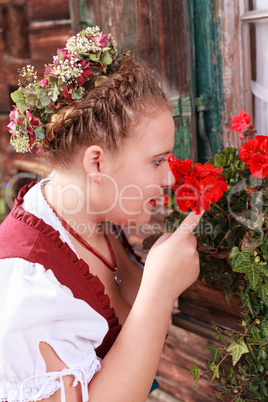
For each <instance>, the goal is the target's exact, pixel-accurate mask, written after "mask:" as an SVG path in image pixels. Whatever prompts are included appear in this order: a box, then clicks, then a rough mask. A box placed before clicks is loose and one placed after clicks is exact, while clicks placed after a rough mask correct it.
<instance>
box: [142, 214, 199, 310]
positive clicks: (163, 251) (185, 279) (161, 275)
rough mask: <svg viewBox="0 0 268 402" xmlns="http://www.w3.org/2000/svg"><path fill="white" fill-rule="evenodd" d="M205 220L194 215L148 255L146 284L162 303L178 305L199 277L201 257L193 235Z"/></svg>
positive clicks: (145, 274) (158, 243)
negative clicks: (183, 293)
mask: <svg viewBox="0 0 268 402" xmlns="http://www.w3.org/2000/svg"><path fill="white" fill-rule="evenodd" d="M201 217H202V214H200V215H196V214H195V212H191V213H190V214H189V215H188V216H187V217H186V218H185V219H184V221H183V222H182V224H181V225H180V226H179V228H178V229H177V230H176V231H175V232H174V233H172V234H171V233H166V234H164V235H163V236H161V237H160V238H159V239H158V241H157V242H156V243H155V244H154V246H153V247H152V248H151V250H150V252H149V253H148V256H147V260H146V264H145V268H144V275H143V282H144V285H145V286H146V287H148V288H149V289H151V291H155V292H157V294H158V295H159V296H161V300H168V301H170V302H171V303H174V301H175V299H176V298H177V297H178V296H179V295H180V294H181V293H182V292H183V291H184V290H185V289H187V288H188V287H189V286H190V285H191V284H192V283H193V282H195V280H196V279H197V278H198V275H199V269H200V268H199V255H198V252H197V249H196V245H197V241H196V238H195V236H194V235H193V234H192V232H193V231H194V229H195V228H196V226H197V224H198V222H199V221H200V219H201Z"/></svg>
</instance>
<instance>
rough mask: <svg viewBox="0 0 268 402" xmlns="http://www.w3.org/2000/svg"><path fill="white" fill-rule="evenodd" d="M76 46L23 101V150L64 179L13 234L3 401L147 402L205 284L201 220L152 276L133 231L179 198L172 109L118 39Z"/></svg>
mask: <svg viewBox="0 0 268 402" xmlns="http://www.w3.org/2000/svg"><path fill="white" fill-rule="evenodd" d="M70 41H71V42H69V43H68V42H67V48H66V49H61V50H60V51H59V50H58V55H57V57H55V58H54V64H53V65H49V66H48V67H47V68H46V73H45V77H44V79H43V80H42V81H41V82H40V83H39V84H38V83H33V82H31V83H30V84H29V85H28V86H26V92H25V89H24V92H23V93H24V95H23V96H24V97H23V99H22V98H21V97H19V96H17V95H18V93H17V95H16V96H13V99H15V102H16V103H17V107H15V109H14V110H13V112H11V123H10V124H9V127H8V128H9V130H10V132H11V134H12V142H13V144H14V146H15V147H16V149H18V150H19V148H20V147H21V148H22V149H21V150H25V149H26V150H29V149H33V148H34V147H36V149H38V150H39V155H41V156H42V158H43V160H44V161H45V163H48V164H49V165H51V166H52V167H53V169H54V173H53V175H51V176H50V177H49V178H47V179H44V180H42V181H40V182H38V183H37V184H32V185H30V186H28V187H27V188H24V189H22V190H21V192H20V194H19V196H18V198H17V199H16V201H15V205H14V208H13V210H12V211H11V213H10V215H9V216H8V217H7V218H6V220H5V221H4V223H3V224H2V225H1V227H0V241H1V251H0V298H1V304H0V317H1V326H0V381H1V382H0V400H1V401H10V402H17V401H20V402H22V401H23V402H26V401H27V402H28V401H36V400H44V401H49V402H50V401H51V402H52V401H72V402H78V401H79V402H81V401H82V402H85V401H88V400H89V401H91V402H95V401H96V402H102V401H103V402H113V401H115V402H118V401H123V402H130V401H133V402H142V401H145V400H146V399H147V396H148V393H149V391H150V388H151V385H152V382H153V379H154V376H155V373H156V370H157V365H158V362H159V358H160V355H161V351H162V349H163V345H164V342H165V338H166V334H167V330H168V325H169V320H170V315H171V311H172V307H173V305H174V302H175V300H176V298H177V297H178V296H179V295H180V294H181V293H182V292H183V291H184V290H185V289H186V288H187V287H188V286H190V285H191V284H192V283H193V282H194V281H195V280H196V279H197V276H198V273H199V259H198V253H197V251H196V240H195V237H194V236H193V235H192V231H193V230H194V228H195V226H196V225H197V223H198V220H199V219H200V216H199V217H197V216H196V215H195V214H190V215H189V216H188V217H187V218H186V219H185V221H184V223H183V225H181V227H180V228H179V229H178V230H177V232H176V233H174V234H172V235H171V234H164V235H163V236H162V237H161V238H160V239H159V240H158V241H157V243H156V244H155V245H154V246H153V248H152V249H151V250H150V252H149V254H148V256H147V259H146V263H145V266H144V269H141V267H140V264H139V263H138V261H137V260H136V259H135V256H134V255H133V253H132V252H131V250H130V247H129V245H128V243H127V240H126V238H125V235H124V231H123V229H122V227H125V226H129V225H130V224H131V225H132V226H133V224H134V223H135V224H136V225H139V224H143V223H146V222H148V221H149V219H150V217H151V213H152V210H153V207H154V206H155V203H156V199H157V198H159V197H161V196H162V195H163V192H164V190H165V189H167V188H168V187H170V186H172V185H173V184H174V180H173V178H172V175H171V172H170V169H169V165H168V162H167V157H168V155H169V153H170V152H171V151H172V148H173V144H174V123H173V119H172V115H171V112H170V107H169V103H168V98H167V96H166V94H165V93H164V91H163V90H162V89H161V88H160V86H159V84H158V82H157V79H156V78H155V76H154V72H153V71H152V70H150V69H149V68H147V67H146V66H144V65H143V64H140V63H138V62H137V61H135V60H133V58H131V57H130V56H129V55H122V56H119V55H118V54H117V53H116V50H115V44H114V42H113V40H112V38H111V36H108V35H103V34H102V33H101V32H100V31H99V30H98V29H97V28H93V29H92V28H91V29H88V30H86V31H83V32H81V33H80V34H78V35H77V36H76V37H74V38H71V40H70ZM87 43H90V46H91V47H90V48H85V46H86V44H87ZM81 44H82V45H81ZM75 46H76V47H75ZM79 46H80V48H79V49H80V50H79V51H77V47H79ZM81 46H82V50H81ZM83 46H84V47H83ZM94 46H95V47H94ZM107 49H108V50H107ZM105 52H106V53H105ZM107 53H108V54H109V57H110V58H109V57H108V56H107ZM100 55H101V56H100ZM97 58H99V59H97ZM85 60H86V61H85ZM105 63H106V64H105ZM64 66H65V67H66V66H67V67H68V66H71V69H68V68H67V67H66V68H65V67H64ZM63 67H64V68H65V70H64V69H63ZM28 69H29V68H28ZM63 70H64V71H65V72H64V74H65V75H64V74H63V73H62V71H63ZM89 70H90V71H91V73H90V72H89ZM66 71H67V73H68V74H67V73H66ZM75 71H76V75H75V73H74V72H75ZM72 74H73V76H71V75H72ZM66 77H67V78H66ZM70 77H71V78H70ZM81 88H82V89H81ZM27 91H28V93H30V94H31V96H32V97H30V98H29V97H28V98H27V96H28V94H27ZM38 91H39V92H38ZM41 91H43V92H42V95H41ZM53 91H54V92H53ZM64 91H65V92H64ZM55 93H56V95H55ZM51 94H52V95H51ZM53 94H54V95H53ZM33 96H36V97H37V98H38V101H39V103H38V107H37V103H35V101H32V99H33ZM45 96H47V97H48V98H49V97H50V103H49V105H48V103H47V101H44V99H45ZM19 102H25V103H26V105H27V107H28V109H27V110H26V109H24V108H23V107H22V106H21V103H20V104H19ZM36 102H37V101H36ZM42 102H43V103H46V105H43V104H42ZM51 111H52V112H53V113H52V112H51ZM22 127H23V129H22ZM25 128H26V130H25ZM44 128H45V138H42V135H40V132H41V130H43V129H44ZM41 133H42V132H41ZM25 138H26V139H25ZM40 138H41V140H42V141H41V140H40ZM41 145H42V148H41V149H40V147H41Z"/></svg>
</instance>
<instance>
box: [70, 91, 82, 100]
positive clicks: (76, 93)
mask: <svg viewBox="0 0 268 402" xmlns="http://www.w3.org/2000/svg"><path fill="white" fill-rule="evenodd" d="M82 98H83V94H81V92H78V91H77V92H73V93H72V99H82Z"/></svg>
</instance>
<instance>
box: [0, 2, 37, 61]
mask: <svg viewBox="0 0 268 402" xmlns="http://www.w3.org/2000/svg"><path fill="white" fill-rule="evenodd" d="M1 14H2V26H3V43H4V53H5V54H6V55H8V56H12V57H16V58H21V59H25V58H28V57H30V47H29V41H28V19H27V8H26V3H25V2H22V3H9V4H3V5H2V6H1Z"/></svg>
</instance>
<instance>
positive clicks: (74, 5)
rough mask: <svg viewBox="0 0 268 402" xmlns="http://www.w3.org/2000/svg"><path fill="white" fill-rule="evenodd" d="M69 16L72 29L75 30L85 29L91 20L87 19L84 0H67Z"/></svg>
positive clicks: (74, 31) (75, 31)
mask: <svg viewBox="0 0 268 402" xmlns="http://www.w3.org/2000/svg"><path fill="white" fill-rule="evenodd" d="M69 8H70V16H71V20H72V31H73V34H74V35H75V34H76V33H77V32H79V31H81V30H82V29H85V28H86V27H87V26H88V25H89V24H90V22H91V21H89V20H87V5H86V0H69Z"/></svg>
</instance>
